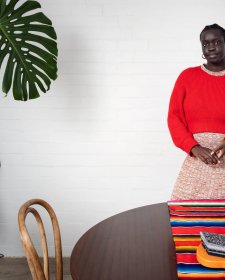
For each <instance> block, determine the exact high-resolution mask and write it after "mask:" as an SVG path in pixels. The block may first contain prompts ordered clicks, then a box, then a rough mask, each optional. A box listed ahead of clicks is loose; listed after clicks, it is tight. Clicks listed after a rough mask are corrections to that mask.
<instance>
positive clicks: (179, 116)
mask: <svg viewBox="0 0 225 280" xmlns="http://www.w3.org/2000/svg"><path fill="white" fill-rule="evenodd" d="M168 126H169V130H170V133H171V136H172V139H173V142H174V144H175V145H176V146H177V147H179V148H181V149H182V150H184V151H185V152H187V153H188V154H190V151H191V148H192V147H193V146H195V145H197V144H198V143H197V142H196V141H195V139H194V138H193V134H194V133H198V132H217V133H225V76H213V75H211V74H208V73H206V72H205V71H204V70H202V69H201V67H200V66H197V67H191V68H188V69H186V70H184V71H183V72H182V73H181V74H180V75H179V77H178V79H177V81H176V83H175V86H174V89H173V92H172V95H171V98H170V105H169V113H168Z"/></svg>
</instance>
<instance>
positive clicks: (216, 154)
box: [191, 140, 225, 165]
mask: <svg viewBox="0 0 225 280" xmlns="http://www.w3.org/2000/svg"><path fill="white" fill-rule="evenodd" d="M191 153H192V154H193V156H195V157H197V158H199V159H200V160H201V161H203V162H204V163H205V164H213V165H215V164H217V163H220V162H221V158H222V157H223V156H224V154H225V140H223V141H222V142H221V144H219V145H218V146H217V147H216V148H215V149H214V150H211V149H209V148H206V147H202V146H200V145H197V146H194V147H193V148H192V149H191Z"/></svg>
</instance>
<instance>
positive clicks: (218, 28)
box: [200, 23, 225, 40]
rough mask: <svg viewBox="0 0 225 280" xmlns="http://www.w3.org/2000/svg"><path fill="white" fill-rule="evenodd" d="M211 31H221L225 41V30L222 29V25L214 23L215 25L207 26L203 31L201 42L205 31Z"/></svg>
mask: <svg viewBox="0 0 225 280" xmlns="http://www.w3.org/2000/svg"><path fill="white" fill-rule="evenodd" d="M210 29H217V30H220V32H221V34H222V36H223V38H224V40H225V29H224V28H223V27H221V26H220V25H218V24H216V23H214V24H211V25H206V26H205V27H204V28H203V30H202V31H201V33H200V40H201V36H202V33H203V32H204V31H207V30H210Z"/></svg>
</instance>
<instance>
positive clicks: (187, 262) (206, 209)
mask: <svg viewBox="0 0 225 280" xmlns="http://www.w3.org/2000/svg"><path fill="white" fill-rule="evenodd" d="M168 207H169V212H170V223H171V227H172V234H173V240H174V243H175V248H176V256H177V272H178V278H179V279H187V280H188V279H196V280H197V279H199V280H200V279H225V269H215V268H207V267H204V266H202V265H201V264H199V262H198V261H197V258H196V250H197V247H198V246H199V244H200V243H201V238H200V232H212V233H219V234H225V200H179V201H175V200H173V201H169V202H168Z"/></svg>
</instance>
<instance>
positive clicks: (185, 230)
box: [172, 227, 225, 235]
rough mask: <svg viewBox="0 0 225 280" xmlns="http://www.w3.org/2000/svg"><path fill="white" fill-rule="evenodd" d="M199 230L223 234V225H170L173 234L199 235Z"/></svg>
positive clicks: (224, 230) (224, 231) (224, 232)
mask: <svg viewBox="0 0 225 280" xmlns="http://www.w3.org/2000/svg"><path fill="white" fill-rule="evenodd" d="M200 231H208V232H214V233H215V232H216V233H223V234H225V227H172V233H173V235H187V234H188V235H199V234H200Z"/></svg>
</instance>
